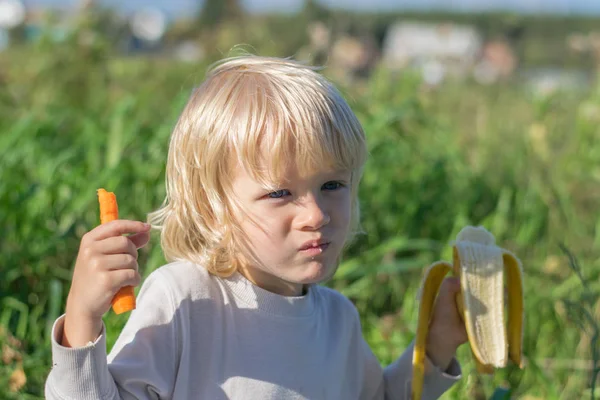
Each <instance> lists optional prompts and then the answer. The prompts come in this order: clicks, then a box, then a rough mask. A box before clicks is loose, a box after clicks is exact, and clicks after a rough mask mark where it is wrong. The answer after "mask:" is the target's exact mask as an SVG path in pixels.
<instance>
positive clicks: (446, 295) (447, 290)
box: [439, 277, 460, 301]
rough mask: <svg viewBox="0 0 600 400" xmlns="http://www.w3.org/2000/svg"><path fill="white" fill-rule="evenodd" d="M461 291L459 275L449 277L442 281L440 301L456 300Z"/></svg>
mask: <svg viewBox="0 0 600 400" xmlns="http://www.w3.org/2000/svg"><path fill="white" fill-rule="evenodd" d="M459 292H460V280H459V278H457V277H448V278H446V279H444V281H443V282H442V286H441V287H440V291H439V300H440V301H454V298H455V297H456V294H457V293H459Z"/></svg>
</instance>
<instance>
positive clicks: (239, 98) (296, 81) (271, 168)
mask: <svg viewBox="0 0 600 400" xmlns="http://www.w3.org/2000/svg"><path fill="white" fill-rule="evenodd" d="M288 67H289V68H288V69H287V70H286V71H280V73H273V71H272V70H270V71H269V74H266V73H265V72H264V71H262V70H261V69H256V70H253V69H252V68H251V67H250V68H248V67H245V68H243V69H237V70H234V71H228V72H227V75H229V74H234V75H235V76H229V77H228V79H226V80H225V81H228V82H231V84H232V85H233V86H231V91H230V93H229V96H228V102H229V103H230V104H235V105H236V106H235V109H234V113H233V115H234V117H233V118H232V119H231V120H230V123H231V125H230V126H229V127H228V130H229V131H230V132H229V133H230V134H229V135H228V138H229V140H230V143H228V146H227V147H229V148H230V149H231V150H232V154H231V156H233V160H234V161H236V162H237V163H238V165H241V166H242V167H243V168H244V169H245V170H246V172H247V173H248V174H249V175H250V176H252V178H253V179H255V180H256V181H258V182H260V183H261V184H263V185H264V186H265V187H269V188H275V187H277V186H278V185H279V184H281V183H283V180H284V177H285V175H286V171H289V169H290V168H293V169H294V170H295V171H297V172H298V174H300V175H301V176H303V175H304V176H306V175H310V174H312V173H315V172H320V171H323V170H331V171H333V170H336V171H337V170H346V171H356V170H359V169H361V168H362V166H363V164H364V162H365V158H366V144H365V138H364V133H363V130H362V127H361V125H360V123H359V121H358V120H357V118H356V117H355V115H354V113H352V111H351V109H350V107H349V106H348V105H347V103H346V102H345V101H344V99H343V98H342V96H341V94H340V93H339V92H338V91H337V90H336V89H335V88H334V87H333V85H331V84H330V83H329V82H328V81H327V80H326V79H325V78H323V77H322V76H321V75H319V74H317V73H316V72H315V71H314V70H312V69H310V68H308V67H306V66H298V65H297V64H293V65H290V66H288ZM222 89H225V88H222Z"/></svg>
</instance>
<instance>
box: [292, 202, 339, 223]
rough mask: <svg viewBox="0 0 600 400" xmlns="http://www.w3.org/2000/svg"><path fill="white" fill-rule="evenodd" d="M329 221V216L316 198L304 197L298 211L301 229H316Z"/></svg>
mask: <svg viewBox="0 0 600 400" xmlns="http://www.w3.org/2000/svg"><path fill="white" fill-rule="evenodd" d="M330 221H331V217H330V215H329V213H328V212H327V210H326V209H325V208H324V207H323V205H322V204H319V201H318V199H316V198H310V199H306V201H305V202H304V204H303V207H302V211H301V213H300V221H299V223H300V226H301V228H302V229H310V230H318V229H320V228H321V227H323V226H324V225H327V224H328V223H329V222H330Z"/></svg>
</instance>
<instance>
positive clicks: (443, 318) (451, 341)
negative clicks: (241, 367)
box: [425, 278, 468, 371]
mask: <svg viewBox="0 0 600 400" xmlns="http://www.w3.org/2000/svg"><path fill="white" fill-rule="evenodd" d="M459 292H460V281H459V280H458V278H446V279H444V282H443V283H442V286H441V287H440V291H439V294H438V298H437V300H436V303H435V306H434V310H433V316H432V318H431V323H430V324H429V333H428V334H427V342H426V347H425V350H426V353H427V356H428V357H429V359H430V360H431V361H432V362H433V363H434V364H435V365H436V366H437V367H439V368H440V369H441V370H442V371H446V370H447V369H448V367H449V366H450V361H452V357H454V354H455V353H456V349H457V348H458V346H460V345H461V344H463V343H466V342H467V341H468V336H467V330H466V329H465V324H464V322H463V320H462V319H461V317H460V315H459V313H458V307H457V306H456V294H457V293H459Z"/></svg>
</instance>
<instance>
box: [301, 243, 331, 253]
mask: <svg viewBox="0 0 600 400" xmlns="http://www.w3.org/2000/svg"><path fill="white" fill-rule="evenodd" d="M328 247H329V242H324V243H321V244H319V245H317V246H310V247H305V248H302V249H300V253H302V254H305V255H307V256H317V255H319V254H321V253H323V252H324V251H325V250H327V248H328Z"/></svg>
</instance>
